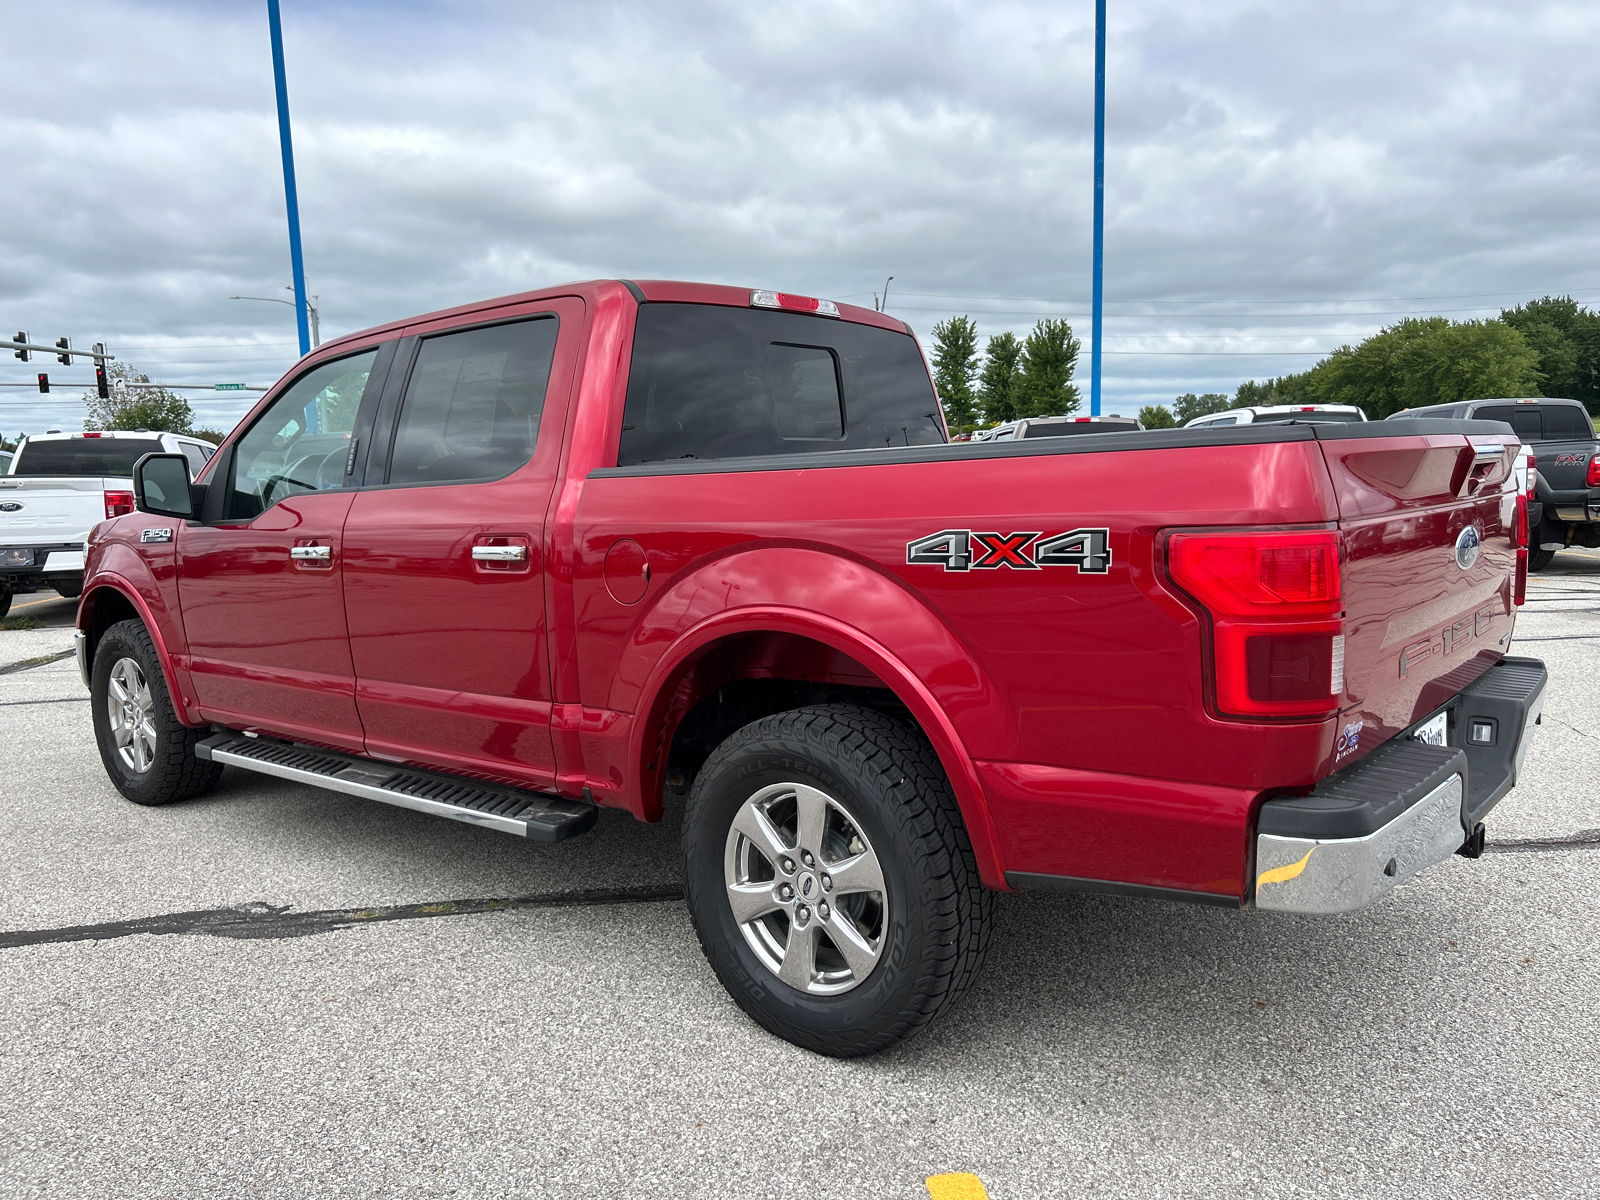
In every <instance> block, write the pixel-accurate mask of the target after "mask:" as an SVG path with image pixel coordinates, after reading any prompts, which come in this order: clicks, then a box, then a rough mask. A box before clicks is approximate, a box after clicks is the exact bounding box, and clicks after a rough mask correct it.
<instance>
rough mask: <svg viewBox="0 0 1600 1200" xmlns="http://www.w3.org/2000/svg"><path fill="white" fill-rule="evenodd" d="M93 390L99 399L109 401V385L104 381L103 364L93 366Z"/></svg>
mask: <svg viewBox="0 0 1600 1200" xmlns="http://www.w3.org/2000/svg"><path fill="white" fill-rule="evenodd" d="M94 390H95V395H97V396H99V397H100V399H102V400H109V399H111V383H110V381H109V380H107V379H106V365H105V363H103V362H98V361H97V362H96V363H95V364H94Z"/></svg>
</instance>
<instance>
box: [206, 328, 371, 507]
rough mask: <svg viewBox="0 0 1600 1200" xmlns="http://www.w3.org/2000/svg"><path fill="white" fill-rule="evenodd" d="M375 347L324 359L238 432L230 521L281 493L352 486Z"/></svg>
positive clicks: (266, 504)
mask: <svg viewBox="0 0 1600 1200" xmlns="http://www.w3.org/2000/svg"><path fill="white" fill-rule="evenodd" d="M377 356H378V352H377V351H376V350H368V351H367V352H366V353H365V354H356V355H353V356H351V357H350V358H341V359H337V360H335V361H334V362H330V363H324V364H323V365H322V366H320V367H317V368H316V369H315V370H312V371H310V372H308V373H306V374H305V375H303V376H302V377H301V378H300V379H299V380H297V381H296V382H295V383H294V385H293V386H292V387H290V388H289V389H288V390H287V391H285V392H284V393H283V395H281V396H279V397H278V398H277V400H275V401H273V403H272V406H271V407H270V408H268V409H267V411H266V412H264V413H262V414H261V416H260V417H259V418H258V419H257V420H256V423H255V424H254V425H253V426H252V427H251V428H250V432H248V433H246V434H245V435H244V436H243V437H242V438H240V439H239V444H238V447H237V449H235V451H234V455H233V470H232V472H231V473H230V477H229V479H228V494H227V500H226V502H225V503H224V505H223V514H222V517H223V520H225V521H251V520H254V519H255V518H256V517H258V516H260V515H261V514H262V513H263V512H265V511H266V510H267V509H269V508H271V507H272V506H273V505H274V504H276V503H278V502H279V501H280V500H283V499H286V498H287V497H289V496H295V495H299V494H301V493H303V492H323V491H327V490H329V489H330V488H338V487H344V486H345V468H346V467H347V466H348V465H349V464H350V460H351V457H352V455H351V450H352V449H353V447H352V445H351V438H352V437H353V436H354V433H355V427H356V413H357V412H358V411H359V410H360V408H361V394H362V392H363V391H365V390H366V386H367V377H368V376H369V375H370V374H371V373H372V363H373V360H374V359H375V358H377Z"/></svg>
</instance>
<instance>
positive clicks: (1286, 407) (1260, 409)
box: [1183, 404, 1367, 429]
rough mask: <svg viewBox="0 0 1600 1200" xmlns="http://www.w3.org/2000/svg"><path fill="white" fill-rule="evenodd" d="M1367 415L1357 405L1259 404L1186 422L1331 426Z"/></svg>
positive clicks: (1193, 426) (1190, 425) (1198, 426)
mask: <svg viewBox="0 0 1600 1200" xmlns="http://www.w3.org/2000/svg"><path fill="white" fill-rule="evenodd" d="M1366 419H1367V414H1366V413H1364V412H1362V411H1361V409H1359V408H1357V407H1356V406H1355V405H1353V404H1257V405H1253V406H1251V407H1249V408H1230V409H1228V410H1227V411H1226V412H1219V413H1208V414H1206V415H1205V416H1203V417H1196V418H1195V419H1194V420H1192V421H1185V422H1184V425H1183V427H1184V428H1185V429H1201V428H1209V427H1211V426H1213V425H1264V424H1267V423H1269V422H1273V421H1280V422H1281V421H1300V422H1303V423H1304V422H1313V421H1314V422H1317V423H1319V424H1327V423H1330V422H1338V421H1365V420H1366Z"/></svg>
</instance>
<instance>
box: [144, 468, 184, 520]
mask: <svg viewBox="0 0 1600 1200" xmlns="http://www.w3.org/2000/svg"><path fill="white" fill-rule="evenodd" d="M133 507H134V508H135V509H137V510H138V511H139V512H142V513H153V514H154V515H155V516H158V517H182V518H184V519H185V520H187V519H190V518H192V517H193V516H194V511H195V510H194V500H193V497H192V496H191V495H190V492H189V460H188V459H186V458H184V456H183V455H181V454H146V455H145V456H144V457H143V458H141V459H140V460H139V461H138V462H136V463H134V464H133Z"/></svg>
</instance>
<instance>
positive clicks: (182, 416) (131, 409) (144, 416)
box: [83, 362, 194, 433]
mask: <svg viewBox="0 0 1600 1200" xmlns="http://www.w3.org/2000/svg"><path fill="white" fill-rule="evenodd" d="M106 374H107V376H108V377H109V379H110V383H111V395H110V397H109V398H108V399H105V400H102V399H100V397H99V396H93V395H86V396H84V398H83V401H84V404H85V405H87V406H88V415H87V416H85V417H84V419H83V427H84V428H85V429H149V430H153V431H156V432H160V433H188V432H189V430H190V429H191V427H192V426H193V424H194V410H193V409H191V408H190V407H189V402H188V401H187V400H185V399H184V398H183V397H182V396H179V395H177V394H176V393H174V392H169V391H167V389H166V388H150V387H128V386H127V385H128V384H134V383H149V382H150V376H148V375H145V374H142V373H140V372H138V371H135V370H134V369H133V368H132V367H131V366H129V365H128V364H127V363H122V362H113V363H108V364H106Z"/></svg>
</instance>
